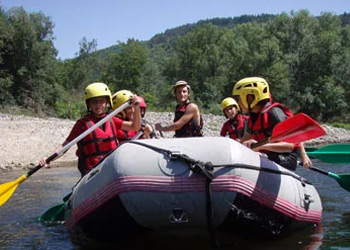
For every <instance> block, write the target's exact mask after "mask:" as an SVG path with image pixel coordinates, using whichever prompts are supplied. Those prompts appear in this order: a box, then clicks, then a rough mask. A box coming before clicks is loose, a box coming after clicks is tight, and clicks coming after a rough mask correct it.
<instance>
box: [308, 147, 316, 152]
mask: <svg viewBox="0 0 350 250" xmlns="http://www.w3.org/2000/svg"><path fill="white" fill-rule="evenodd" d="M316 150H317V148H314V147H305V151H306V153H309V152H313V151H316Z"/></svg>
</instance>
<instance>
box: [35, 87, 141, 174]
mask: <svg viewBox="0 0 350 250" xmlns="http://www.w3.org/2000/svg"><path fill="white" fill-rule="evenodd" d="M130 99H132V102H131V103H132V107H133V109H135V112H134V119H133V121H132V122H131V121H123V120H121V119H120V118H117V117H113V118H112V119H111V120H109V121H107V122H106V123H104V124H103V125H102V126H100V127H98V128H96V129H95V130H94V131H92V132H91V133H89V134H88V135H86V136H85V137H84V138H83V139H82V140H80V141H79V142H78V143H77V146H78V149H77V151H76V154H77V156H78V169H79V171H80V172H81V174H82V175H85V174H86V173H88V172H89V171H90V170H91V169H92V168H93V167H94V166H95V165H96V164H98V163H99V162H100V161H101V160H102V159H103V158H104V157H105V156H106V155H107V154H108V153H110V151H112V150H114V149H116V148H117V147H118V145H119V142H118V139H117V134H116V133H117V131H118V130H120V129H123V130H138V129H140V127H141V115H140V107H139V103H140V101H139V99H138V98H137V96H135V95H132V96H131V97H130ZM84 100H85V104H86V108H87V111H88V112H87V114H86V115H85V116H84V117H83V118H81V119H79V120H78V121H77V122H76V123H75V125H74V126H73V128H72V130H71V132H70V134H69V135H68V137H67V138H66V140H65V141H64V142H63V144H62V145H60V146H59V147H58V148H57V149H56V150H55V152H57V151H59V150H60V149H61V148H63V147H64V146H65V145H67V144H68V143H69V142H71V141H72V140H74V139H75V138H76V137H77V136H79V135H80V134H82V133H83V132H84V131H86V130H88V129H89V128H90V127H92V126H93V125H94V124H96V123H97V122H98V121H100V120H101V119H103V118H104V117H105V116H106V115H107V114H106V112H108V109H109V108H110V107H111V104H112V101H111V92H110V90H109V88H108V86H107V85H106V84H104V83H101V82H96V83H91V84H89V85H88V86H87V87H86V88H85V97H84ZM40 164H41V165H43V166H44V165H46V162H45V159H43V160H42V161H40Z"/></svg>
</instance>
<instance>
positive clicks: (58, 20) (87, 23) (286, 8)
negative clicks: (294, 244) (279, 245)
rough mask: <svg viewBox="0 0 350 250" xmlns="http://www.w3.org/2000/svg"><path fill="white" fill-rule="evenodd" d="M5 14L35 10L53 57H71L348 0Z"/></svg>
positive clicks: (85, 5) (104, 2)
mask: <svg viewBox="0 0 350 250" xmlns="http://www.w3.org/2000/svg"><path fill="white" fill-rule="evenodd" d="M0 6H2V8H3V9H4V10H5V11H8V10H9V9H10V8H12V7H18V6H22V7H23V8H24V9H25V10H26V11H27V12H28V13H32V12H39V11H41V12H42V13H44V15H45V16H49V17H50V18H51V20H52V22H53V23H54V25H55V27H54V29H53V32H54V37H55V40H54V46H55V48H56V49H57V50H58V56H57V58H60V59H62V60H64V59H68V58H73V57H75V55H76V53H77V52H78V51H79V42H80V41H81V39H82V38H83V37H84V36H85V37H86V38H87V40H88V41H91V40H92V39H96V40H97V49H103V48H107V47H110V46H112V45H115V44H117V43H118V41H120V42H126V41H127V39H129V38H133V39H136V40H140V41H144V40H149V39H151V38H152V37H153V36H154V35H156V34H159V33H163V32H165V31H166V30H167V29H172V28H176V27H178V26H181V25H184V24H189V23H196V22H198V21H199V20H205V19H210V18H216V17H239V16H241V15H259V14H263V13H264V14H281V13H282V12H287V13H290V11H292V10H294V11H299V10H301V9H307V10H309V12H310V13H311V15H313V16H319V15H320V14H321V13H322V12H331V13H333V14H337V15H340V14H343V13H344V12H347V13H349V12H350V4H349V0H123V1H121V0H0Z"/></svg>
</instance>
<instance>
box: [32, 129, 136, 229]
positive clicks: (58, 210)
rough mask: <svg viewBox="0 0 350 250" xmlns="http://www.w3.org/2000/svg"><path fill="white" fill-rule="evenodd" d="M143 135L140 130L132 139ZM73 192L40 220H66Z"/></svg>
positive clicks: (46, 221) (50, 221) (46, 212)
mask: <svg viewBox="0 0 350 250" xmlns="http://www.w3.org/2000/svg"><path fill="white" fill-rule="evenodd" d="M142 135H143V131H142V130H139V132H137V134H136V135H134V137H133V138H131V141H133V140H137V139H139V138H140V137H141V136H142ZM71 195H72V193H69V194H67V195H66V196H65V197H64V198H63V202H61V203H59V204H56V205H54V206H52V207H50V208H49V209H48V210H46V211H45V213H43V214H42V215H41V216H40V217H39V218H38V219H39V221H40V222H43V223H53V222H62V221H64V213H65V208H66V206H67V203H68V200H69V198H70V196H71Z"/></svg>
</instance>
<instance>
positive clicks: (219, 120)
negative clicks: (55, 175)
mask: <svg viewBox="0 0 350 250" xmlns="http://www.w3.org/2000/svg"><path fill="white" fill-rule="evenodd" d="M203 119H204V122H205V125H204V136H219V134H220V129H221V125H222V124H223V122H224V121H225V118H224V117H223V116H215V115H206V114H204V115H203ZM146 120H147V121H148V122H149V123H150V124H155V123H156V122H161V123H163V124H170V123H171V121H172V120H173V113H169V112H147V114H146ZM74 123H75V121H72V120H67V119H57V118H47V119H42V118H36V117H30V116H21V115H10V114H2V113H0V142H1V143H0V170H10V169H27V168H31V167H34V166H35V165H36V164H37V163H38V161H39V160H40V159H42V158H46V157H48V156H50V155H51V154H52V152H53V151H54V149H55V148H57V147H58V146H59V145H60V144H61V143H62V142H63V141H64V140H65V138H66V137H67V135H68V134H69V132H70V130H71V128H72V127H73V125H74ZM323 127H324V128H325V130H326V131H327V135H325V136H323V137H321V138H317V139H315V140H311V141H308V142H307V143H306V145H307V146H312V147H320V146H323V145H326V144H334V143H350V130H346V129H341V128H335V127H331V126H327V125H323ZM172 136H173V133H164V137H165V138H171V137H172ZM75 151H76V146H75V145H74V146H73V147H72V148H71V149H70V150H69V151H68V152H67V153H66V154H65V155H64V156H62V157H61V158H60V159H57V160H56V161H55V162H54V163H53V166H59V167H61V166H65V165H67V164H66V162H72V161H76V160H77V157H76V156H75Z"/></svg>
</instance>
